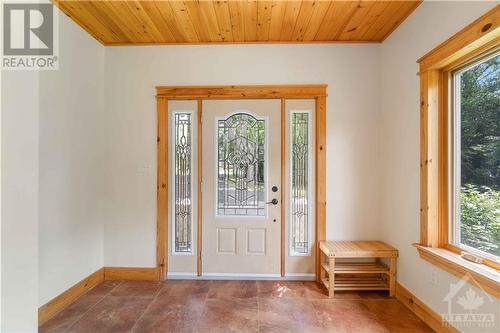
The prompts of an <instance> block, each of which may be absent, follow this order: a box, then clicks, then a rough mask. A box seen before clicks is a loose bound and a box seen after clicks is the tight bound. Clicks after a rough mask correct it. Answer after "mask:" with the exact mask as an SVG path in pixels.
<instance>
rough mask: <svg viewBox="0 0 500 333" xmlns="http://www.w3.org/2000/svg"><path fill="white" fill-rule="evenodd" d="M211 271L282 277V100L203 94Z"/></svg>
mask: <svg viewBox="0 0 500 333" xmlns="http://www.w3.org/2000/svg"><path fill="white" fill-rule="evenodd" d="M202 109H203V113H202V141H203V163H202V168H203V172H202V175H203V179H202V194H203V203H202V204H203V209H202V213H203V233H202V234H203V250H202V251H203V253H202V265H203V275H205V276H211V275H212V276H228V277H231V276H232V275H233V274H234V276H242V275H246V276H252V277H259V276H261V277H274V276H275V277H278V276H280V237H281V200H280V195H281V194H280V193H281V163H282V161H281V112H280V110H281V101H280V100H279V99H272V100H207V101H203V108H202Z"/></svg>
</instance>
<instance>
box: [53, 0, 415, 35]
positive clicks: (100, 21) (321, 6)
mask: <svg viewBox="0 0 500 333" xmlns="http://www.w3.org/2000/svg"><path fill="white" fill-rule="evenodd" d="M53 2H54V4H55V5H57V6H58V7H59V8H60V9H61V11H63V12H64V13H65V14H67V15H68V16H69V17H70V18H71V19H73V20H74V21H75V22H76V23H77V24H79V25H80V26H82V28H83V29H85V30H86V31H87V32H88V33H90V34H91V35H92V36H93V37H94V38H95V39H97V40H98V41H99V42H100V43H102V44H104V45H149V44H158V45H162V44H167V45H168V44H217V43H339V42H340V43H359V42H368V43H369V42H374V43H377V42H381V41H383V40H384V39H385V38H386V37H387V36H388V35H389V34H390V33H391V32H392V31H394V29H396V28H397V26H399V24H401V22H402V21H403V20H404V19H405V18H406V17H407V16H408V15H410V14H411V12H413V11H414V10H415V8H416V7H417V6H418V5H419V4H420V3H421V1H401V0H397V1H389V0H358V1H319V0H318V1H311V0H303V1H301V0H293V1H282V0H270V1H260V0H258V1H257V0H247V1H233V0H229V1H228V0H226V1H221V0H219V1H201V0H199V1H164V0H163V1H162V0H156V1H139V0H127V1H116V0H101V1H90V0H81V1H78V0H53Z"/></svg>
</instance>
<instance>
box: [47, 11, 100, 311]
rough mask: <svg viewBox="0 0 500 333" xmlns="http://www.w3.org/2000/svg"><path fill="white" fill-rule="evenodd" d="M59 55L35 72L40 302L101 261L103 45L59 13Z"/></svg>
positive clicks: (95, 267)
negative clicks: (54, 63)
mask: <svg viewBox="0 0 500 333" xmlns="http://www.w3.org/2000/svg"><path fill="white" fill-rule="evenodd" d="M59 60H60V62H59V70H56V71H42V72H41V73H40V122H39V130H40V142H39V149H40V160H39V163H40V188H39V199H40V202H39V204H40V213H39V224H40V232H39V233H40V236H39V239H40V243H39V260H40V269H39V279H40V290H39V304H40V305H42V304H44V303H46V302H47V301H49V300H50V299H52V298H53V297H55V296H57V295H58V294H60V293H61V292H63V291H64V290H66V289H68V288H69V287H71V286H72V285H74V284H75V283H77V282H78V281H80V280H81V279H83V278H84V277H86V276H88V275H89V274H91V273H93V272H95V271H96V270H98V269H100V268H101V267H102V266H103V263H104V261H103V230H104V225H103V210H102V207H103V205H105V203H104V202H103V193H104V189H105V184H106V183H105V176H106V175H105V170H106V167H105V166H106V165H107V164H106V163H108V162H107V160H106V159H105V156H106V145H105V144H106V138H105V132H106V130H108V124H106V123H105V122H104V120H105V118H104V105H103V103H104V99H103V83H104V77H103V76H104V47H103V46H102V45H100V44H99V43H98V42H96V41H95V39H93V38H92V37H91V36H90V35H89V34H88V33H86V32H85V31H84V30H83V29H81V28H80V27H79V26H77V25H76V24H75V23H74V22H73V21H71V20H70V19H69V18H68V17H67V16H66V15H63V14H61V15H59Z"/></svg>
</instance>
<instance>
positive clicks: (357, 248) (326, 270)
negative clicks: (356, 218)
mask: <svg viewBox="0 0 500 333" xmlns="http://www.w3.org/2000/svg"><path fill="white" fill-rule="evenodd" d="M319 247H320V250H321V252H320V256H321V270H320V271H321V276H320V279H321V282H322V283H323V285H324V286H325V287H326V289H328V295H329V297H330V298H332V297H333V296H334V294H335V292H336V291H352V290H389V295H390V296H394V292H395V287H396V258H397V257H398V250H396V249H395V248H393V247H392V246H390V245H387V244H386V243H384V242H380V241H321V242H320V245H319ZM381 258H388V261H389V266H387V265H386V264H384V263H383V262H382V261H381V260H380V259H381ZM353 259H354V260H353ZM360 259H370V261H369V262H366V261H360Z"/></svg>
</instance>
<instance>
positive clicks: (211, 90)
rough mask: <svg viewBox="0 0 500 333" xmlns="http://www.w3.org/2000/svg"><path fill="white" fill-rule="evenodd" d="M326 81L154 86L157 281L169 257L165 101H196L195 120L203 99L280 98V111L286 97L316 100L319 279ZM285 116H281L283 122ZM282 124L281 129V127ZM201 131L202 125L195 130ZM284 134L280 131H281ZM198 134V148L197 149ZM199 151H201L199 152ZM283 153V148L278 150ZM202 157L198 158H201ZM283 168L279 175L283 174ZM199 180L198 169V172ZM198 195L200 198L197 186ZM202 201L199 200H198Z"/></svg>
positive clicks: (162, 276)
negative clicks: (280, 83) (306, 83)
mask: <svg viewBox="0 0 500 333" xmlns="http://www.w3.org/2000/svg"><path fill="white" fill-rule="evenodd" d="M326 90H327V85H326V84H313V85H248V86H174V87H170V86H158V87H156V111H157V121H158V123H157V227H156V262H157V269H158V274H159V279H160V280H165V279H166V277H167V267H168V265H167V259H168V252H167V251H168V250H167V249H168V243H167V240H168V228H169V226H168V199H169V198H168V163H167V161H168V159H167V156H168V140H169V134H168V117H167V115H168V101H169V100H197V101H198V122H199V121H201V112H202V101H203V100H207V99H220V100H224V99H280V100H281V104H282V106H281V110H280V112H281V113H283V112H284V103H285V100H287V99H314V100H315V102H316V110H315V111H316V122H315V132H316V143H315V148H314V149H315V156H316V161H315V174H316V176H315V205H316V206H315V209H316V215H315V235H316V237H315V238H316V239H315V243H316V244H315V249H316V254H317V255H316V277H317V279H319V275H320V274H319V270H320V256H319V242H320V241H323V240H326V238H325V237H326V96H327V93H326ZM283 122H284V119H282V123H283ZM283 126H284V125H283V124H282V128H283ZM198 130H199V131H200V130H201V127H200V128H199V129H198ZM282 135H283V133H282ZM200 137H201V135H200V136H199V137H198V139H199V140H198V149H200V147H201V144H200ZM199 153H201V151H199ZM281 153H282V154H283V151H282V152H281ZM200 160H201V159H199V161H200ZM283 170H284V169H283V167H282V177H283ZM198 177H199V178H198V183H199V182H200V181H201V172H199V174H198ZM198 196H199V198H201V193H200V187H198ZM200 202H201V200H200ZM197 209H198V221H197V225H198V228H199V229H198V230H200V231H201V228H202V223H201V217H200V216H201V203H198V207H197ZM283 226H284V222H283V219H282V230H281V242H282V244H281V247H280V248H281V252H282V253H281V255H280V258H281V276H284V275H285V265H284V258H285V255H284V248H285V244H284V243H283V242H284V240H285V237H284V233H285V228H284V227H283ZM201 242H202V237H201V232H199V233H198V238H197V244H198V246H197V257H198V258H197V270H198V275H201V273H202V271H201V269H202V265H201V245H202V244H201Z"/></svg>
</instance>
